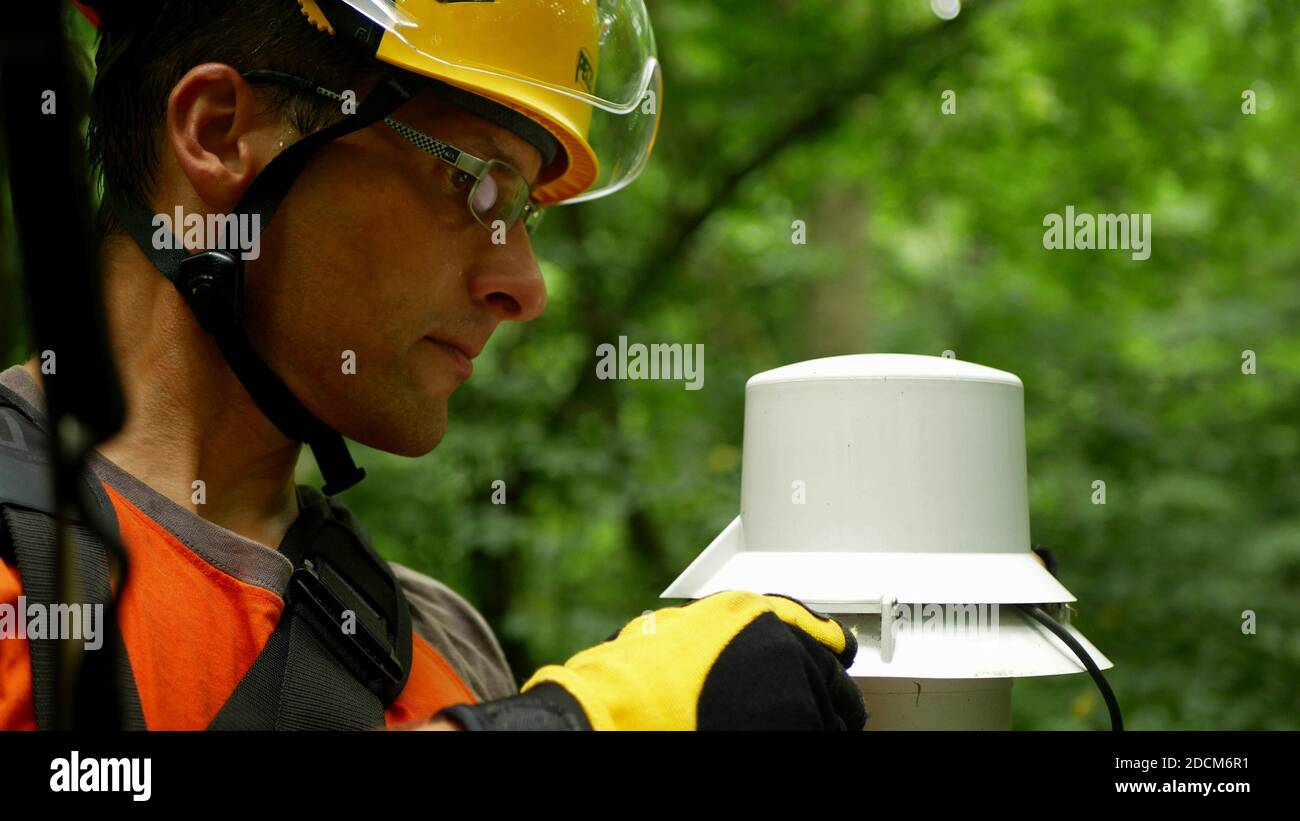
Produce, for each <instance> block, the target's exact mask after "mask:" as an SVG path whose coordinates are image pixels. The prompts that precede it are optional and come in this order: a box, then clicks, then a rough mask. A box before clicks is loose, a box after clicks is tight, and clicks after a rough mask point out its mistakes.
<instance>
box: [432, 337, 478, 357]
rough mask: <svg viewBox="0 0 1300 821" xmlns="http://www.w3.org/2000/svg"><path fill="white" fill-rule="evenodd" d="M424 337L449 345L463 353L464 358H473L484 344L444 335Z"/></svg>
mask: <svg viewBox="0 0 1300 821" xmlns="http://www.w3.org/2000/svg"><path fill="white" fill-rule="evenodd" d="M425 339H430V340H433V341H434V342H441V343H442V344H444V345H450V346H451V347H453V348H455V349H456V350H458V351H460V352H461V353H463V354H465V358H466V359H473V358H474V357H476V356H478V355H479V354H480V353H481V352H482V351H483V345H484V344H485V343H483V342H470V341H468V340H461V339H447V338H445V337H441V336H433V335H430V336H426V337H425Z"/></svg>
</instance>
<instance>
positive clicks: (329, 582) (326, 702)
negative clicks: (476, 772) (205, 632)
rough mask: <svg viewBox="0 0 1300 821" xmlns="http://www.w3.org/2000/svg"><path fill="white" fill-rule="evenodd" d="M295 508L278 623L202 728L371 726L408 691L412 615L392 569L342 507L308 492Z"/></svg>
mask: <svg viewBox="0 0 1300 821" xmlns="http://www.w3.org/2000/svg"><path fill="white" fill-rule="evenodd" d="M298 502H299V507H300V512H299V515H298V519H297V520H295V521H294V523H293V525H292V526H291V527H290V528H289V532H288V533H287V534H286V535H285V539H284V543H283V544H282V545H281V546H280V550H281V552H282V553H284V554H285V555H286V556H287V557H288V558H289V560H290V561H292V562H293V565H294V573H293V576H292V578H291V580H290V583H289V590H288V591H287V593H286V600H285V608H284V612H283V613H282V614H281V616H280V623H279V625H277V626H276V629H275V631H274V632H272V634H271V637H270V639H268V640H267V643H266V646H265V647H264V648H263V649H262V652H261V653H260V654H259V655H258V657H257V659H256V660H255V661H254V662H253V666H252V667H251V668H249V670H248V673H247V674H246V675H245V676H244V678H243V679H242V680H241V681H240V683H239V686H238V687H236V688H235V692H234V693H232V694H231V696H230V699H229V700H228V701H227V702H226V704H225V705H224V706H223V707H222V708H221V712H220V713H219V714H218V715H217V717H216V718H215V719H214V720H213V722H212V724H211V725H210V727H209V729H213V730H237V729H277V730H360V729H374V728H376V727H382V726H383V724H384V709H385V707H387V706H388V705H389V704H391V703H392V702H393V701H394V700H396V698H397V696H398V695H399V694H400V693H401V692H402V688H404V687H405V686H406V680H407V678H408V676H409V675H410V667H411V652H412V645H411V641H412V639H411V613H410V608H409V606H408V605H407V602H406V597H405V596H404V595H403V594H402V589H401V586H400V585H399V584H398V582H397V579H396V577H395V576H394V575H393V572H392V569H391V568H390V567H389V566H388V563H387V562H385V561H384V560H383V559H382V558H381V557H380V556H379V554H378V553H376V552H375V550H374V548H373V547H371V545H370V543H369V540H368V539H367V538H366V535H365V532H364V531H363V530H362V529H361V526H360V524H359V523H358V522H357V521H356V520H355V519H354V518H353V517H352V515H351V514H350V513H349V512H348V511H347V509H346V508H344V507H343V506H342V505H341V504H339V503H337V502H332V501H331V500H329V499H327V498H325V497H324V496H323V495H321V494H320V493H319V492H318V491H316V490H314V489H313V488H309V487H305V486H300V487H299V488H298Z"/></svg>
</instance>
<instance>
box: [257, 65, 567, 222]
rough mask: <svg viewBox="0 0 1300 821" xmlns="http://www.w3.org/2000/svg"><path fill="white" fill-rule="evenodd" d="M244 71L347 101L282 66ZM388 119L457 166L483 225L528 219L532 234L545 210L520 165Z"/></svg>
mask: <svg viewBox="0 0 1300 821" xmlns="http://www.w3.org/2000/svg"><path fill="white" fill-rule="evenodd" d="M243 76H244V78H245V79H248V80H269V81H272V82H278V83H281V84H284V85H288V86H292V87H293V88H296V89H298V90H300V91H306V92H311V93H315V94H318V95H320V96H323V97H328V98H329V99H331V100H334V101H336V102H340V103H341V102H344V101H345V98H344V97H343V95H342V94H339V93H338V92H336V91H332V90H330V89H328V88H324V87H322V86H318V85H316V84H315V83H313V82H312V81H310V80H308V79H306V78H303V77H297V76H295V75H292V74H286V73H284V72H280V71H269V70H261V69H259V70H255V71H247V72H244V75H243ZM383 122H384V124H385V125H387V126H388V127H389V128H391V129H393V130H394V131H396V132H397V133H398V134H399V135H400V136H401V137H402V138H403V139H405V140H406V141H407V142H409V143H411V144H412V145H414V146H415V147H416V148H418V149H420V150H421V151H423V152H425V153H426V154H431V155H433V156H434V157H437V158H438V159H439V160H442V161H443V162H445V163H447V164H448V165H450V166H452V167H454V168H455V169H456V173H455V174H454V175H453V177H452V184H453V185H455V186H456V188H457V189H459V190H464V191H466V197H465V206H466V207H467V208H468V209H469V212H470V214H472V215H473V216H474V219H475V220H476V221H477V222H478V224H479V225H482V226H483V227H484V228H485V229H487V230H488V231H490V232H493V233H495V232H497V231H504V232H506V233H509V232H510V230H511V229H513V228H514V226H515V223H516V222H519V221H520V220H521V219H522V220H523V223H524V230H525V231H527V232H528V233H529V234H532V233H533V232H534V231H535V230H537V226H538V224H539V223H541V221H542V215H543V214H544V213H545V211H544V209H542V208H541V207H540V206H538V205H537V204H536V203H534V202H533V201H532V194H533V189H532V186H530V185H529V184H528V180H527V179H525V178H524V175H523V173H522V172H520V171H519V169H517V168H515V167H514V166H513V165H511V164H510V163H508V162H505V161H503V160H495V159H494V160H485V159H482V158H481V157H476V156H474V155H473V154H470V153H469V152H468V151H464V150H462V149H459V148H457V147H456V146H454V145H451V144H450V143H448V142H445V141H443V140H440V139H438V138H437V137H433V136H430V135H428V134H425V133H424V132H423V131H420V130H419V129H417V128H413V127H411V126H409V125H407V124H406V123H404V122H402V121H400V120H395V119H393V118H392V117H385V118H384V119H383Z"/></svg>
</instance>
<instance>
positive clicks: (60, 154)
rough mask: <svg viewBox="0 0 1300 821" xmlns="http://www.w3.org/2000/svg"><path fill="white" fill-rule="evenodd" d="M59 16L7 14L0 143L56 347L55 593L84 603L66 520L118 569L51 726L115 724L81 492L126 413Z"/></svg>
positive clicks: (28, 10)
mask: <svg viewBox="0 0 1300 821" xmlns="http://www.w3.org/2000/svg"><path fill="white" fill-rule="evenodd" d="M63 13H64V6H63V4H62V3H20V4H16V5H15V6H14V7H13V8H12V9H7V10H6V14H7V17H6V23H5V29H4V32H3V33H0V62H3V72H0V87H2V88H3V93H0V103H3V105H2V106H0V107H2V108H3V110H4V118H3V122H4V140H3V143H4V145H3V149H4V150H5V151H6V152H7V156H8V170H9V188H10V195H11V198H12V200H13V208H14V222H15V227H16V229H17V231H16V234H17V240H18V247H19V252H20V256H19V260H20V264H21V266H22V270H23V273H24V281H25V285H26V289H25V290H26V294H27V298H28V305H29V313H28V315H29V317H30V320H31V321H30V327H29V331H30V334H31V339H32V341H33V342H34V343H35V349H36V350H37V351H55V352H57V357H58V358H57V370H54V371H53V372H51V373H50V374H49V375H48V376H47V377H46V378H45V379H44V380H42V381H43V383H44V394H45V405H46V416H47V418H48V420H49V427H50V432H49V434H50V435H49V438H50V449H51V453H50V466H51V472H52V474H53V482H54V488H53V490H54V493H55V499H56V510H57V513H58V516H59V518H60V521H59V524H58V532H57V535H56V545H57V548H56V549H57V551H58V555H59V557H60V559H59V562H58V573H57V588H58V595H59V598H60V600H61V601H63V602H75V601H77V600H78V599H79V598H80V597H79V596H78V595H77V590H76V585H75V584H74V582H75V581H76V580H75V579H74V578H73V573H72V568H73V565H74V562H73V551H74V549H75V545H74V544H73V542H72V540H71V539H70V538H69V536H68V531H67V527H66V524H67V523H68V522H70V521H74V520H80V521H82V522H83V523H85V525H86V526H87V527H89V528H91V529H92V531H94V533H95V535H96V536H98V537H99V539H100V540H101V541H102V542H103V544H104V547H105V550H106V551H107V554H108V560H109V565H110V569H113V562H114V561H116V562H117V567H116V568H115V569H116V570H117V571H118V575H117V580H118V585H117V587H116V589H115V590H110V598H109V600H108V602H107V605H106V607H105V614H104V632H105V635H106V639H107V640H106V642H105V646H104V647H103V648H101V650H100V651H98V652H96V653H95V654H94V655H88V654H87V653H86V652H85V650H84V646H82V645H81V644H79V643H76V642H67V641H65V642H62V643H61V645H60V648H59V652H58V654H57V656H56V659H57V660H56V664H55V670H56V674H55V705H56V706H55V711H54V719H53V720H54V726H55V727H56V728H58V729H74V728H75V729H118V728H120V726H121V723H120V722H121V713H120V710H119V705H120V703H121V702H120V694H119V692H118V688H117V684H116V676H115V670H116V661H115V659H116V657H117V653H118V652H119V647H118V645H117V641H116V639H115V637H116V636H117V634H118V633H117V627H116V612H117V602H118V600H119V599H120V596H121V592H122V588H123V587H124V586H125V584H126V579H127V570H126V568H127V563H126V554H125V551H124V550H123V549H122V545H121V544H120V542H119V541H118V540H117V539H116V538H114V537H113V534H111V533H108V532H105V531H104V529H103V528H102V527H100V526H99V521H98V519H97V517H96V516H94V515H92V512H91V510H90V509H89V508H88V507H87V506H86V500H85V499H84V498H83V497H82V495H81V493H80V492H78V491H79V485H80V484H81V477H82V475H83V474H82V471H83V470H84V469H85V460H86V456H87V454H88V453H89V452H90V451H91V450H92V449H93V448H94V446H95V444H96V443H98V442H101V441H103V440H105V439H107V438H108V437H110V436H111V435H112V434H113V433H114V432H116V431H117V430H119V429H120V428H121V426H122V423H123V420H124V419H125V408H124V405H123V400H122V395H121V388H120V386H119V384H118V381H117V368H116V365H115V363H114V362H113V359H112V355H111V349H110V347H109V344H108V337H107V325H106V319H105V317H104V312H103V305H102V296H101V289H100V279H99V270H98V243H97V238H96V237H95V234H94V231H93V230H92V225H93V221H92V219H91V195H90V192H91V186H90V183H89V178H88V177H87V175H86V169H85V146H84V144H83V143H82V141H81V136H80V130H79V123H80V121H81V116H80V115H81V113H82V104H84V99H82V98H83V97H84V93H83V94H78V93H76V92H77V90H78V88H79V86H80V83H81V80H80V78H78V77H77V76H76V73H75V69H74V63H73V59H72V53H73V52H72V50H71V48H70V46H69V43H68V42H67V38H66V33H65V31H64V27H63V19H62V15H63ZM45 106H49V108H46V107H45ZM114 594H115V595H114Z"/></svg>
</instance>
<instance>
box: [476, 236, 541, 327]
mask: <svg viewBox="0 0 1300 821" xmlns="http://www.w3.org/2000/svg"><path fill="white" fill-rule="evenodd" d="M489 249H490V250H488V251H486V252H484V253H483V254H482V255H480V257H479V258H478V260H477V261H476V262H475V264H474V267H473V268H472V269H471V271H470V276H469V291H470V297H471V298H473V299H474V301H476V302H478V301H480V300H481V301H483V302H486V303H487V304H488V306H489V307H490V308H491V309H492V312H493V313H494V314H496V315H497V317H498V318H499V321H505V320H508V319H510V320H514V321H516V322H528V321H529V320H531V319H536V318H537V317H539V316H541V314H542V311H544V310H546V282H545V281H544V280H543V279H542V269H541V267H540V266H538V264H537V258H536V257H534V256H533V246H532V243H531V242H530V241H529V239H528V232H527V231H525V230H524V227H523V225H522V224H518V225H516V226H515V227H514V228H513V229H512V230H511V231H510V234H509V235H508V236H507V237H506V241H505V242H504V243H502V244H499V245H497V244H493V245H490V246H489Z"/></svg>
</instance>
